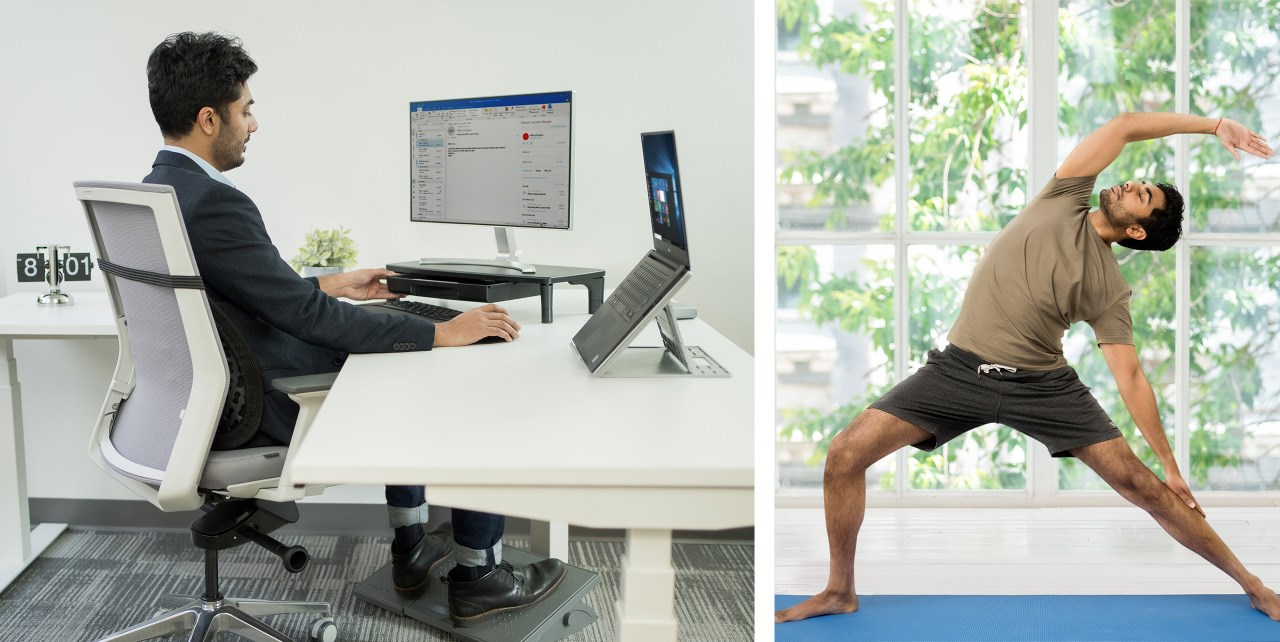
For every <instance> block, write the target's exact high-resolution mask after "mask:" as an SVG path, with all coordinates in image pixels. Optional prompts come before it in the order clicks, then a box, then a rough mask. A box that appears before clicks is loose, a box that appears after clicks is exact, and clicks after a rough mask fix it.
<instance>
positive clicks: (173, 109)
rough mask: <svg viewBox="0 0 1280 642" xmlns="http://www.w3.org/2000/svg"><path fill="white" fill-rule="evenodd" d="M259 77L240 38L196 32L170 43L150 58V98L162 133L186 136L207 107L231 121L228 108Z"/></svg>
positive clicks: (179, 35)
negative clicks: (245, 87)
mask: <svg viewBox="0 0 1280 642" xmlns="http://www.w3.org/2000/svg"><path fill="white" fill-rule="evenodd" d="M256 71H258V65H257V63H255V62H253V59H252V58H250V57H249V54H248V53H246V52H245V50H244V48H243V47H242V46H241V43H240V39H239V38H235V37H228V36H223V35H219V34H216V33H213V32H209V33H192V32H190V31H187V32H183V33H176V34H173V35H171V36H169V37H168V38H165V39H164V42H162V43H160V44H159V45H157V46H156V48H155V49H153V50H152V51H151V55H150V56H149V57H148V58H147V93H148V94H149V97H150V99H151V113H152V114H154V115H155V117H156V124H158V125H160V132H161V133H162V134H164V135H165V136H172V137H178V136H184V135H186V134H187V133H188V132H190V131H191V127H192V126H193V125H194V124H195V122H196V115H197V114H199V113H200V110H201V109H202V108H204V107H212V108H214V109H215V110H217V112H218V115H219V116H220V117H221V118H222V119H223V120H226V119H227V116H228V114H229V112H228V110H227V107H228V106H229V105H230V104H231V103H233V102H235V101H237V100H239V99H240V93H241V90H242V86H243V85H244V83H245V82H247V81H248V80H249V76H252V75H253V74H254V72H256Z"/></svg>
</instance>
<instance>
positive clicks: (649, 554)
mask: <svg viewBox="0 0 1280 642" xmlns="http://www.w3.org/2000/svg"><path fill="white" fill-rule="evenodd" d="M675 581H676V572H675V569H674V568H673V567H672V566H671V531H668V530H643V529H632V530H628V531H627V552H626V553H625V554H624V555H623V557H622V595H621V597H620V598H619V599H618V607H617V620H616V624H615V625H614V626H615V628H614V635H613V637H614V638H615V639H616V640H618V642H641V641H643V642H676V616H675V595H676V590H675V589H676V584H675Z"/></svg>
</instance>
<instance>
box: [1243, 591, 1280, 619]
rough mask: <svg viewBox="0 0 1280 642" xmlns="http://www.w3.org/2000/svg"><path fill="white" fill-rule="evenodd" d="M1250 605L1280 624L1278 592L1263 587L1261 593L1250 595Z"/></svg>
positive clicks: (1279, 598)
mask: <svg viewBox="0 0 1280 642" xmlns="http://www.w3.org/2000/svg"><path fill="white" fill-rule="evenodd" d="M1249 603H1250V604H1252V605H1253V608H1255V609H1258V610H1259V611H1262V612H1263V613H1266V614H1267V617H1269V618H1271V619H1273V620H1275V621H1277V622H1280V597H1277V596H1276V592H1275V591H1273V590H1271V589H1269V588H1266V587H1263V589H1262V590H1261V591H1258V592H1256V593H1250V594H1249Z"/></svg>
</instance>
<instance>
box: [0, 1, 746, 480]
mask: <svg viewBox="0 0 1280 642" xmlns="http://www.w3.org/2000/svg"><path fill="white" fill-rule="evenodd" d="M0 16H3V17H2V18H0V294H12V293H15V292H32V293H35V292H39V291H41V290H42V289H43V288H41V287H39V286H40V285H41V284H21V285H19V284H18V283H17V281H16V274H15V271H14V263H13V256H14V254H16V253H18V252H32V251H34V247H35V246H36V245H41V244H45V243H49V242H57V243H60V244H69V245H71V246H72V248H73V250H74V251H87V250H88V249H89V247H90V242H89V239H88V234H87V232H86V230H85V229H84V223H83V215H82V213H81V212H80V210H79V207H78V204H77V203H76V201H75V199H74V198H73V196H72V192H71V183H72V181H75V180H80V179H90V178H92V179H105V180H126V181H136V180H139V179H141V177H142V176H144V175H145V174H146V173H147V172H148V171H149V170H150V164H151V161H152V160H153V159H154V157H155V152H156V150H157V148H158V147H159V145H160V144H161V140H160V135H159V132H158V130H157V128H156V125H155V122H154V120H153V119H152V117H151V112H150V108H149V106H148V103H147V92H146V74H145V62H146V57H147V54H148V53H149V52H150V50H151V49H152V48H153V47H154V46H155V45H156V43H158V42H159V41H160V40H162V39H163V38H164V37H165V36H167V35H168V34H170V33H174V32H178V31H185V30H195V31H205V30H216V31H220V32H223V33H231V34H235V35H237V36H239V37H240V38H242V39H243V40H244V43H245V46H246V49H247V50H248V51H249V53H250V55H252V56H253V57H254V59H255V60H256V61H257V63H258V65H259V68H260V70H259V72H258V74H256V75H255V76H254V77H253V79H252V80H251V81H250V87H251V88H252V90H253V94H254V97H255V99H256V104H255V106H254V111H255V114H256V115H257V118H258V122H259V126H260V129H259V131H258V132H257V133H256V134H254V136H253V139H252V141H251V142H250V143H249V148H248V153H247V156H246V159H247V160H246V163H245V165H244V166H243V167H241V168H239V169H236V170H234V171H233V172H231V173H230V174H229V177H230V178H231V179H232V180H233V181H235V182H236V184H237V185H238V186H239V187H240V188H241V189H242V190H243V191H244V192H245V193H247V194H248V195H249V196H250V197H252V198H253V199H254V200H255V201H256V202H257V204H258V206H259V208H260V209H261V210H262V212H263V216H264V218H265V220H266V225H267V229H268V231H269V232H270V234H271V235H272V237H273V238H274V239H275V241H276V244H277V245H278V246H280V247H281V249H282V253H283V254H284V255H285V257H286V258H288V257H290V256H292V254H293V252H294V250H295V249H296V248H297V246H298V245H299V243H300V242H301V239H302V236H303V234H304V233H305V231H306V230H307V228H308V227H310V226H323V227H334V226H339V225H341V226H346V227H349V228H351V229H352V232H353V235H354V236H355V238H356V240H357V243H358V245H359V248H360V263H361V264H362V266H376V265H381V264H383V263H387V262H394V261H403V260H408V259H413V258H417V257H419V256H428V255H437V256H459V255H470V256H478V257H484V256H487V255H489V254H492V253H493V251H494V243H493V238H492V237H493V235H492V232H491V231H489V229H488V228H481V227H470V226H448V225H430V224H413V223H410V222H408V160H407V159H408V153H407V152H408V150H407V145H408V141H407V129H408V115H407V107H408V103H409V102H410V101H413V100H427V99H433V98H453V97H465V96H473V95H494V94H503V93H517V92H531V91H552V90H564V89H569V90H573V91H574V92H575V93H574V102H575V105H574V118H575V124H574V126H575V131H574V147H575V157H574V160H575V167H574V174H575V183H574V192H575V195H574V219H575V220H574V230H572V231H570V232H557V231H542V230H520V231H519V233H518V237H519V241H520V244H521V247H522V249H523V250H524V253H525V256H526V258H527V259H528V260H532V261H535V262H543V263H551V264H560V265H581V266H591V267H602V268H604V269H605V270H606V271H607V280H608V285H609V286H610V287H612V286H613V285H616V284H617V282H618V281H619V280H620V279H621V278H622V276H624V275H625V274H626V273H627V272H628V271H629V270H630V269H631V267H632V266H633V265H634V264H635V263H636V262H637V261H639V259H640V257H641V256H643V254H644V253H645V252H646V251H647V250H648V249H649V247H650V244H649V235H648V224H647V219H646V213H645V207H646V202H645V195H644V191H643V186H642V182H641V175H642V172H643V167H642V163H641V157H640V141H639V133H640V132H642V131H650V130H658V129H674V130H675V131H676V132H677V138H678V143H679V153H680V164H681V171H682V173H683V175H684V180H685V182H686V189H685V200H686V204H687V207H686V211H687V213H688V215H689V243H690V250H691V254H692V257H693V259H692V263H693V270H694V275H695V276H694V278H693V280H692V281H691V282H690V283H689V284H688V285H687V286H686V287H685V289H684V291H683V292H682V293H681V295H680V296H679V297H678V298H679V299H680V300H681V301H682V302H686V303H692V304H696V305H698V306H699V309H700V314H701V316H702V318H703V319H705V320H706V321H707V322H708V323H710V324H711V325H712V326H714V327H716V328H717V329H718V330H720V331H721V332H722V333H723V334H725V335H726V336H727V337H729V338H730V339H732V340H733V341H734V342H736V343H737V344H738V345H740V346H742V347H743V348H745V349H747V350H748V351H751V350H752V337H753V329H754V323H753V318H752V291H753V289H752V276H751V275H752V260H751V259H752V256H751V252H752V212H753V210H752V193H753V186H752V152H753V135H752V99H753V96H752V81H753V75H752V73H753V72H752V55H751V53H752V43H753V41H752V11H751V5H750V3H747V2H743V1H741V0H700V1H698V2H681V1H679V0H656V1H651V2H585V1H572V0H542V1H540V2H516V1H489V2H471V1H461V0H458V1H431V2H428V1H425V0H420V1H416V2H413V1H408V0H380V1H378V2H369V3H355V2H338V1H333V0H329V1H309V2H301V1H276V2H248V1H241V0H223V1H222V2H218V3H215V4H213V5H207V4H197V3H186V2H182V3H178V2H170V1H158V0H152V1H143V0H136V1H123V0H119V1H111V2H69V1H65V0H64V1H45V2H22V1H17V0H0ZM100 289H101V285H100V282H98V281H96V280H95V282H93V283H91V284H78V285H77V284H73V287H72V288H71V290H72V291H73V292H74V291H90V290H100ZM108 343H109V342H104V341H80V342H68V343H65V344H63V345H56V342H21V343H19V345H18V347H17V348H16V351H17V356H18V358H19V369H20V372H19V376H20V378H21V380H22V382H23V405H24V407H25V408H26V409H27V412H26V414H27V421H26V432H27V435H28V451H29V459H28V461H29V462H30V465H29V470H30V473H29V475H30V479H31V483H30V490H31V494H32V495H33V496H43V497H83V498H96V497H116V496H120V495H119V494H118V493H116V492H115V489H114V488H113V487H112V486H113V485H111V484H109V483H100V480H98V481H95V480H97V479H98V478H96V477H95V476H94V475H95V473H93V472H92V471H90V472H87V473H85V474H84V475H79V474H74V473H73V474H70V475H68V474H67V471H66V470H65V469H63V470H57V469H55V468H54V466H65V463H64V462H71V463H72V464H74V465H77V466H78V465H79V464H80V463H81V462H82V461H84V454H83V450H84V448H83V447H82V444H83V442H84V439H83V435H84V434H85V432H86V431H87V425H88V424H87V423H86V422H87V421H88V420H89V419H90V418H91V417H92V415H93V413H94V412H96V410H97V404H99V403H100V401H101V394H102V385H101V382H102V381H104V380H105V378H103V377H97V376H96V375H101V374H102V373H107V374H106V375H104V377H105V376H109V372H110V370H111V368H112V367H113V365H114V348H113V347H111V346H109V345H108ZM59 364H62V365H59ZM73 364H75V365H73ZM69 366H70V367H76V368H79V369H80V372H79V373H78V376H77V377H76V378H73V379H71V380H66V379H65V376H64V375H63V374H62V371H63V370H64V369H65V368H67V367H69ZM741 374H742V375H745V376H750V375H749V374H748V373H741ZM47 406H48V407H51V406H57V408H58V412H57V413H52V412H50V413H46V412H44V411H43V410H42V409H43V408H44V407H47ZM69 457H70V458H69ZM54 462H59V463H57V464H55V463H54Z"/></svg>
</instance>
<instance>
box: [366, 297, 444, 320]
mask: <svg viewBox="0 0 1280 642" xmlns="http://www.w3.org/2000/svg"><path fill="white" fill-rule="evenodd" d="M363 307H366V308H374V310H372V311H373V312H384V311H394V312H407V313H409V314H416V315H418V316H420V317H426V318H428V319H431V320H432V321H437V322H438V321H448V320H449V319H452V318H454V317H456V316H458V315H459V314H462V311H461V310H454V309H453V308H446V307H444V306H442V305H432V304H430V303H420V302H418V301H405V300H403V299H392V300H390V301H378V302H376V303H365V304H364V306H363ZM377 308H382V309H381V310H379V309H377Z"/></svg>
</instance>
